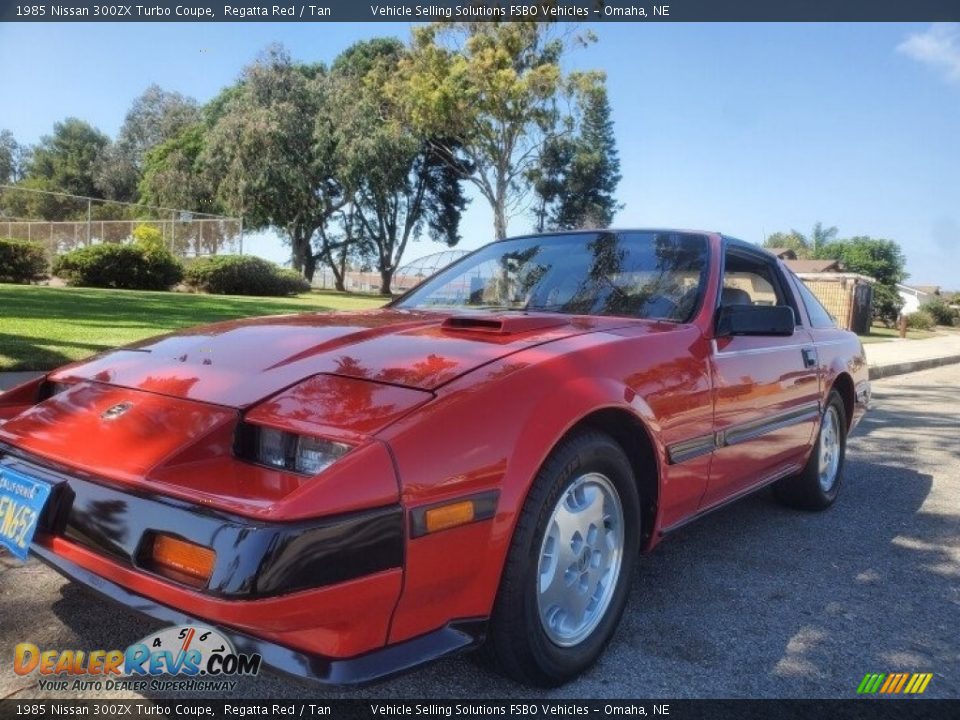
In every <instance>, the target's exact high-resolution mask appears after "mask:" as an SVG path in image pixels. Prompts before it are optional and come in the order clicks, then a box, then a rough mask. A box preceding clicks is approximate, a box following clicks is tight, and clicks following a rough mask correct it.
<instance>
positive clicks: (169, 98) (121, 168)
mask: <svg viewBox="0 0 960 720" xmlns="http://www.w3.org/2000/svg"><path fill="white" fill-rule="evenodd" d="M199 119H200V109H199V108H198V106H197V102H196V101H195V100H194V99H193V98H188V97H184V96H183V95H181V94H180V93H178V92H168V91H166V90H164V89H162V88H161V87H159V86H158V85H151V86H150V87H148V88H147V89H146V91H144V93H143V94H142V95H141V96H140V97H138V98H137V99H136V100H134V101H133V105H132V106H131V107H130V110H129V111H128V112H127V115H126V118H125V119H124V121H123V125H122V126H121V128H120V132H119V134H118V135H117V139H116V141H115V142H113V143H111V144H110V146H109V147H107V148H106V149H105V150H104V152H103V153H102V154H101V156H100V158H99V161H98V162H97V166H96V168H95V171H94V178H95V182H96V186H97V188H98V189H99V190H100V191H101V192H102V193H103V195H104V196H105V197H107V198H109V199H111V200H122V201H124V202H135V201H136V199H137V186H138V184H139V182H140V179H141V178H142V176H143V170H144V162H145V158H146V155H147V153H148V152H149V151H150V150H151V148H154V147H156V146H157V145H160V144H162V143H164V142H166V141H167V140H170V139H171V138H173V137H175V136H177V135H179V134H180V133H181V132H183V131H184V130H185V129H186V128H187V127H189V126H191V125H193V124H194V123H196V122H197V121H198V120H199Z"/></svg>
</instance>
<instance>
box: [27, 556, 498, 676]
mask: <svg viewBox="0 0 960 720" xmlns="http://www.w3.org/2000/svg"><path fill="white" fill-rule="evenodd" d="M33 552H34V554H35V555H37V556H38V557H39V558H40V559H41V560H43V561H44V562H46V563H47V564H48V565H50V566H51V567H53V568H54V569H55V570H57V571H58V572H59V573H60V574H62V575H64V576H65V577H67V578H68V579H70V580H73V581H74V582H79V583H81V584H83V585H86V586H87V587H89V588H91V589H93V590H95V591H96V592H98V593H99V594H101V595H103V596H104V597H106V598H108V599H109V600H112V601H114V602H117V603H119V604H121V605H123V606H125V607H127V608H130V609H134V610H136V611H138V612H140V613H143V614H145V615H148V616H150V617H152V618H155V619H157V620H162V621H164V622H169V623H171V624H178V625H184V624H200V625H209V622H208V621H207V620H205V619H200V618H196V617H194V616H192V615H190V614H187V613H184V612H182V611H180V610H177V609H174V608H172V607H169V606H167V605H163V604H161V603H157V602H154V601H153V600H151V599H150V598H148V597H144V596H142V595H138V594H136V593H134V592H131V591H130V590H128V589H126V588H125V587H122V586H121V585H118V584H116V583H113V582H111V581H109V580H106V579H105V578H103V577H102V576H100V575H97V574H95V573H93V572H90V571H89V570H87V569H85V568H83V567H81V566H80V565H79V564H77V563H75V562H72V561H70V560H68V559H66V558H65V557H63V556H62V555H60V554H58V553H57V552H55V551H54V550H53V549H51V548H49V547H46V546H44V545H39V544H37V545H34V547H33ZM361 621H362V619H361ZM218 629H223V630H225V631H226V632H227V634H228V635H229V636H230V638H231V639H232V640H233V642H234V646H235V647H236V649H237V651H238V652H241V653H258V654H259V655H260V656H261V657H262V658H263V662H264V664H266V665H268V666H270V667H271V668H274V669H276V670H279V671H281V672H284V673H287V674H289V675H293V676H296V677H301V678H307V679H310V680H314V681H317V682H321V683H327V684H336V685H346V684H357V683H366V682H371V681H373V680H380V679H383V678H386V677H390V676H392V675H396V674H398V673H401V672H404V671H406V670H409V669H410V668H413V667H415V666H417V665H421V664H423V663H426V662H431V661H433V660H436V659H438V658H441V657H444V656H446V655H450V654H452V653H456V652H459V651H461V650H465V649H467V648H469V647H472V646H474V645H477V644H479V643H480V642H482V641H483V637H484V632H485V630H486V622H485V621H484V620H482V619H477V620H464V621H459V622H455V623H451V624H449V625H447V626H446V627H443V628H440V629H439V630H435V631H433V632H431V633H428V634H426V635H422V636H420V637H416V638H413V639H411V640H407V641H405V642H402V643H397V644H395V645H390V646H387V647H383V648H380V649H378V650H374V651H371V652H367V653H364V654H362V655H359V656H357V657H351V658H331V657H326V656H323V655H318V654H314V653H306V652H301V651H298V650H294V649H292V648H289V647H285V646H283V645H281V644H278V643H275V642H270V641H267V640H264V639H262V638H258V637H254V636H253V635H248V634H246V633H243V632H238V631H236V630H234V629H232V628H218Z"/></svg>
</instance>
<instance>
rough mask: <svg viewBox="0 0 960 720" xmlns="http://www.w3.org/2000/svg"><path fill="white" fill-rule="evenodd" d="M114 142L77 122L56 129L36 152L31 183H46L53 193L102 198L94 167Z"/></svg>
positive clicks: (70, 120) (29, 174)
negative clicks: (34, 181)
mask: <svg viewBox="0 0 960 720" xmlns="http://www.w3.org/2000/svg"><path fill="white" fill-rule="evenodd" d="M109 143H110V139H109V138H108V137H107V136H106V135H104V134H103V133H102V132H100V131H99V130H97V129H96V128H95V127H93V126H92V125H90V124H89V123H86V122H84V121H83V120H78V119H77V118H67V119H66V120H64V121H63V122H58V123H56V124H55V125H54V126H53V133H52V134H50V135H44V136H43V137H42V138H41V139H40V144H39V145H37V147H36V148H35V149H34V151H33V157H32V158H31V160H30V165H29V167H28V168H27V179H36V180H42V181H44V184H45V185H46V186H47V187H48V188H49V189H51V190H55V191H58V192H65V193H71V194H73V195H85V196H88V197H100V193H99V191H98V190H97V187H96V183H95V182H94V176H93V173H94V167H95V165H96V163H97V160H98V159H99V158H100V155H101V154H102V153H103V150H104V148H105V147H107V145H109Z"/></svg>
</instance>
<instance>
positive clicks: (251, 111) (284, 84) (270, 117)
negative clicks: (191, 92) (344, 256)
mask: <svg viewBox="0 0 960 720" xmlns="http://www.w3.org/2000/svg"><path fill="white" fill-rule="evenodd" d="M327 85H328V79H327V71H326V69H325V68H324V67H323V66H321V65H301V64H296V63H294V62H293V60H292V59H291V58H290V56H289V54H288V53H287V52H286V51H285V50H284V49H283V48H282V47H279V46H273V47H271V48H269V49H268V50H267V51H266V53H264V54H263V55H262V56H261V57H260V58H259V59H258V60H257V61H256V62H255V63H254V64H253V65H251V66H249V67H248V68H247V69H246V70H245V71H244V73H243V76H242V77H241V79H240V81H239V83H238V85H237V86H236V88H235V89H234V91H233V92H231V93H229V94H228V95H227V96H226V98H225V100H224V103H223V112H222V114H221V115H220V118H219V119H218V120H217V121H216V123H215V124H214V126H213V127H212V128H211V130H210V133H209V136H208V137H207V143H206V147H205V149H204V153H203V158H204V162H205V164H206V165H207V166H209V167H210V168H211V169H212V171H213V172H214V173H215V174H216V176H217V177H218V178H220V182H219V186H218V198H219V199H220V201H221V202H222V203H223V205H224V206H225V207H227V209H228V210H230V211H231V212H233V213H235V214H238V215H241V216H243V217H244V220H245V222H246V223H247V226H248V227H250V228H252V229H262V228H268V227H271V228H274V229H276V230H278V231H279V232H281V233H282V234H283V235H284V236H285V237H286V239H287V240H288V242H289V243H290V246H291V260H292V264H293V267H294V269H296V270H297V271H299V272H302V273H303V274H304V276H305V277H306V278H307V279H308V280H311V279H312V278H313V274H314V270H315V268H316V263H317V260H318V258H325V257H327V255H328V253H327V252H326V248H323V247H321V248H320V249H319V251H316V250H315V249H314V248H313V247H312V242H313V240H314V238H316V237H318V236H319V232H318V231H319V230H320V229H321V228H323V227H324V226H325V225H326V224H327V223H328V222H329V220H330V217H331V216H332V215H333V214H334V213H335V212H336V211H337V210H338V209H339V208H340V207H342V206H343V205H344V203H345V198H344V192H343V188H342V187H341V185H340V183H339V182H338V180H337V178H336V174H335V170H336V155H335V150H336V148H335V145H334V142H333V128H332V124H331V121H330V113H329V109H330V108H329V104H328V103H327V99H326V95H327V93H328V87H327Z"/></svg>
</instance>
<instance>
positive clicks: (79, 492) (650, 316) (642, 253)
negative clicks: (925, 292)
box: [0, 230, 870, 686]
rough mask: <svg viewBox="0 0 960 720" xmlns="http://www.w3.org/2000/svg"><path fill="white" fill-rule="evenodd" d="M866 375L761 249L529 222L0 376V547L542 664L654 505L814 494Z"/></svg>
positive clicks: (370, 674)
mask: <svg viewBox="0 0 960 720" xmlns="http://www.w3.org/2000/svg"><path fill="white" fill-rule="evenodd" d="M869 400H870V385H869V382H868V374H867V367H866V363H865V361H864V356H863V348H862V346H861V344H860V342H859V340H858V339H857V338H856V336H855V335H853V334H851V333H849V332H847V331H844V330H841V329H838V328H837V327H836V326H835V324H834V322H833V320H832V319H831V318H830V316H829V315H828V314H827V312H826V311H825V310H824V309H823V307H822V306H821V305H820V303H819V302H818V301H817V300H816V298H815V297H814V296H813V295H812V294H811V293H810V291H809V290H807V289H806V287H805V286H804V285H803V283H802V282H801V281H799V280H798V279H797V278H796V277H795V276H794V275H793V274H791V273H790V272H789V271H788V270H787V269H786V268H785V267H784V266H783V265H782V263H780V262H779V261H778V260H777V259H776V258H775V257H774V256H773V255H771V254H769V253H767V252H765V251H763V250H761V249H760V248H757V247H756V246H754V245H751V244H748V243H745V242H742V241H739V240H734V239H732V238H727V237H724V236H722V235H719V234H716V233H701V232H691V231H661V230H625V231H609V230H603V231H582V232H569V233H557V234H545V235H534V236H528V237H519V238H513V239H507V240H503V241H499V242H495V243H492V244H490V245H487V246H486V247H483V248H481V249H480V250H477V251H476V252H473V253H472V254H470V255H467V256H466V257H464V258H463V259H461V260H459V261H458V262H456V263H455V264H453V265H451V266H450V267H448V268H446V269H445V270H443V271H441V272H440V273H438V274H437V275H435V276H434V277H432V278H430V279H429V280H427V281H426V282H424V283H422V284H421V285H419V286H418V287H416V288H415V289H414V290H412V291H411V292H409V293H407V294H406V295H404V296H402V297H400V298H399V299H397V300H395V301H394V302H393V303H391V304H390V305H388V306H387V307H385V308H383V309H381V310H375V311H368V312H360V313H335V314H303V315H287V316H282V317H268V318H256V319H251V320H244V321H238V322H227V323H222V324H217V325H211V326H208V327H200V328H196V329H192V330H188V331H185V332H179V333H175V334H172V335H167V336H163V337H159V338H155V339H152V340H148V341H144V342H140V343H138V344H135V345H132V346H129V347H125V348H122V349H119V350H116V351H113V352H108V353H105V354H101V355H99V356H96V357H93V358H92V359H89V360H86V361H82V362H79V363H75V364H73V365H69V366H66V367H64V368H61V369H59V370H57V371H55V372H52V373H49V374H48V375H46V376H45V377H42V378H40V379H37V380H35V381H33V382H29V383H26V384H23V385H20V386H19V387H16V388H14V389H12V390H10V391H9V392H7V393H5V394H3V395H0V481H2V482H0V497H2V498H3V502H4V503H5V505H4V507H5V508H6V517H7V519H9V522H7V520H4V522H3V528H4V533H3V541H4V543H5V544H6V546H7V547H8V548H9V549H10V550H12V551H13V552H15V553H17V554H20V555H21V556H22V557H25V556H26V553H27V552H28V551H29V552H32V553H33V554H35V555H36V556H38V557H39V558H41V559H42V560H43V561H45V562H47V563H49V564H50V565H52V566H53V567H54V568H56V569H57V570H59V571H60V572H62V573H63V574H64V575H66V576H67V577H69V578H72V579H73V580H75V581H77V582H79V583H82V584H86V585H89V586H91V587H92V588H93V589H95V590H97V591H99V592H101V593H104V594H105V595H107V596H109V597H111V598H112V599H114V600H117V601H119V602H121V603H123V604H126V605H128V606H130V607H133V608H135V609H137V610H139V611H141V612H145V613H147V614H150V615H153V616H155V617H158V618H161V619H165V620H170V621H179V622H196V623H202V624H203V625H204V626H208V627H212V628H217V629H218V631H219V632H224V633H226V634H228V635H229V637H231V638H232V639H233V641H234V643H235V644H236V646H237V647H238V648H241V649H243V650H245V651H249V652H256V653H260V655H261V656H262V658H263V661H264V663H265V664H267V665H270V666H273V667H275V668H278V669H280V670H283V671H286V672H289V673H294V674H297V675H301V676H307V677H312V678H314V679H317V680H320V681H324V682H331V683H351V682H361V681H367V680H372V679H375V678H378V677H383V676H386V675H390V674H393V673H396V672H398V671H401V670H404V669H406V668H409V667H411V666H413V665H416V664H418V663H422V662H425V661H428V660H432V659H435V658H438V657H440V656H443V655H445V654H449V653H452V652H456V651H458V650H461V649H464V648H467V647H470V646H474V645H479V644H481V643H482V642H485V644H486V654H487V655H488V656H489V658H490V659H491V661H492V662H493V663H494V664H495V666H496V667H498V668H499V669H500V671H501V672H504V673H505V674H507V675H509V676H510V677H513V678H515V679H517V680H519V681H521V682H524V683H529V684H534V685H540V686H552V685H557V684H559V683H562V682H564V681H566V680H569V679H571V678H573V677H575V676H576V675H577V674H579V673H581V672H582V671H584V670H585V669H586V668H588V667H589V666H590V665H591V664H592V663H593V662H594V661H595V660H596V659H597V657H598V656H599V655H600V653H601V651H602V650H603V647H604V645H605V644H606V643H607V642H608V641H609V640H610V639H611V637H613V636H614V633H615V629H616V627H617V624H618V622H619V620H620V616H621V614H622V613H623V610H624V606H625V604H626V601H627V595H628V592H629V589H630V586H631V576H632V575H633V574H634V570H635V569H636V567H637V565H638V562H639V559H640V555H641V553H643V552H646V551H649V550H651V549H652V548H653V547H654V546H655V545H656V544H657V543H658V542H660V540H661V539H662V538H663V537H664V536H665V535H667V534H669V533H670V532H671V531H672V530H674V529H676V528H678V527H680V526H681V525H683V524H684V523H686V522H688V521H690V520H691V519H694V518H697V517H698V516H701V515H703V514H704V513H706V512H709V511H710V510H713V509H715V508H717V507H719V506H721V505H723V504H725V503H727V502H730V501H731V500H735V499H737V498H739V497H742V496H743V495H745V494H747V493H750V492H752V491H755V490H757V489H759V488H762V487H764V486H767V485H771V484H772V486H773V490H774V492H775V494H776V496H777V497H778V498H780V499H781V500H782V501H783V502H785V503H787V504H789V505H791V506H794V507H797V508H802V509H805V510H821V509H824V508H827V507H829V506H830V505H831V504H832V503H833V502H834V500H835V499H836V497H837V493H838V491H839V489H840V484H841V472H842V468H843V462H844V449H845V440H846V437H847V434H848V432H849V431H850V430H851V428H852V427H853V426H854V425H855V424H856V423H857V422H858V421H859V420H860V418H861V417H862V415H863V413H864V411H865V409H866V407H867V405H868V404H869ZM10 518H12V519H10Z"/></svg>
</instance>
